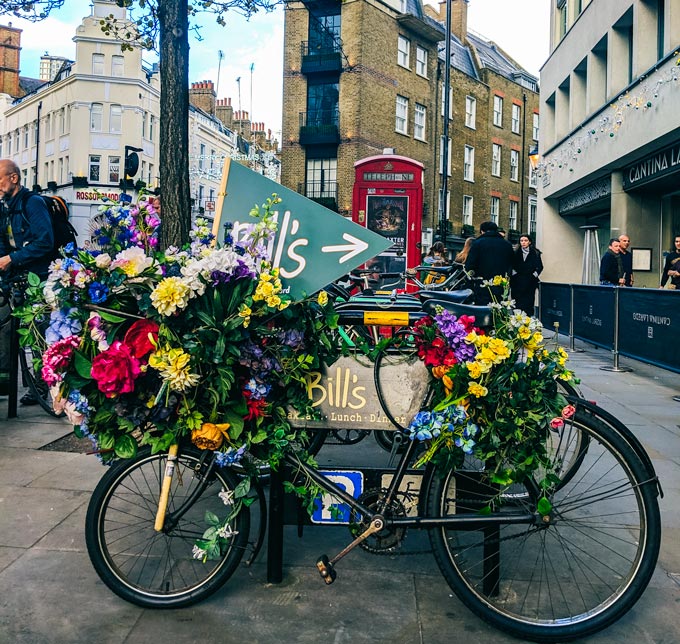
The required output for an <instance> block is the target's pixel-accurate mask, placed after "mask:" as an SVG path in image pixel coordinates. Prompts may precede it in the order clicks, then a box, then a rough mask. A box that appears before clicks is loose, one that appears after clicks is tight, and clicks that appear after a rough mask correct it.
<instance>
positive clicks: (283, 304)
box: [279, 300, 290, 311]
mask: <svg viewBox="0 0 680 644" xmlns="http://www.w3.org/2000/svg"><path fill="white" fill-rule="evenodd" d="M289 306H290V300H281V304H279V311H283V309H287V308H288V307H289Z"/></svg>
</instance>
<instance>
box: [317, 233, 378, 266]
mask: <svg viewBox="0 0 680 644" xmlns="http://www.w3.org/2000/svg"><path fill="white" fill-rule="evenodd" d="M342 238H343V239H344V240H345V241H346V242H349V243H348V244H336V245H335V246H322V247H321V252H322V253H342V252H344V251H349V252H347V253H346V254H345V255H343V256H342V257H341V258H340V260H339V263H340V264H344V263H345V262H346V261H349V260H350V259H352V257H354V256H355V255H358V254H359V253H363V252H364V251H365V250H366V249H367V248H368V244H367V243H366V242H365V241H361V239H357V238H356V237H354V235H350V234H349V233H343V235H342Z"/></svg>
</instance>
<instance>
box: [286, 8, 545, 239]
mask: <svg viewBox="0 0 680 644" xmlns="http://www.w3.org/2000/svg"><path fill="white" fill-rule="evenodd" d="M467 4H468V2H467V0H453V1H452V15H451V25H452V28H451V33H452V38H451V64H450V66H449V69H450V88H451V89H450V91H451V93H450V100H449V103H450V106H449V117H450V118H449V138H450V145H449V157H450V162H449V164H448V165H449V168H450V170H449V172H450V174H449V178H448V186H447V188H448V190H447V192H448V199H447V212H446V219H447V220H448V226H449V230H450V231H451V232H452V233H454V234H456V235H458V234H465V235H467V234H472V233H473V231H475V230H478V228H479V224H480V223H481V222H482V221H484V220H486V219H489V218H494V219H496V220H497V221H498V223H499V225H500V226H503V227H505V228H506V229H513V230H519V229H520V228H522V227H527V224H528V222H529V221H530V220H532V221H535V215H534V214H532V213H535V202H536V197H535V190H534V189H533V187H530V179H529V163H528V156H527V155H528V151H529V149H530V148H532V147H534V146H535V144H536V141H535V140H534V138H533V137H534V136H536V137H537V136H538V132H537V127H538V124H537V120H536V119H537V114H538V94H537V91H538V86H537V79H536V78H535V77H533V76H531V75H530V74H528V73H527V72H526V71H525V70H523V69H522V68H521V67H520V66H519V65H517V63H515V62H514V61H513V60H512V59H511V58H510V57H509V56H508V55H507V54H505V53H504V52H503V51H502V50H501V49H500V48H499V47H497V46H496V45H495V44H494V43H491V42H488V41H486V40H485V39H483V38H482V37H480V36H478V35H474V34H470V33H468V31H467ZM445 11H446V3H441V5H440V6H439V8H435V7H432V6H429V5H423V4H422V2H421V0H401V1H399V0H386V1H384V2H381V1H379V0H349V1H345V2H340V1H339V0H328V1H326V2H291V3H288V4H287V5H286V12H285V31H284V83H283V136H282V142H281V147H282V152H281V160H282V175H281V180H282V183H283V184H284V185H286V186H288V187H289V188H292V189H294V190H297V191H299V192H301V193H303V194H305V195H306V196H308V197H311V198H313V199H316V200H318V201H320V202H321V203H324V204H325V205H327V206H328V207H330V208H332V209H334V210H336V211H337V212H339V213H340V214H342V215H345V216H349V215H350V214H351V208H352V206H351V201H352V187H353V183H354V163H355V162H356V161H357V160H359V159H363V158H366V157H370V156H374V155H378V154H382V153H383V151H384V150H385V149H390V150H393V151H394V152H395V153H396V154H399V155H403V156H406V157H410V158H412V159H415V160H416V161H419V162H420V163H422V164H423V165H424V168H425V178H424V205H423V227H424V228H432V229H436V227H437V222H438V218H439V212H440V208H441V207H442V206H441V200H440V195H441V191H442V174H441V172H442V170H443V163H442V158H441V152H442V147H443V146H442V143H443V140H442V132H443V125H444V123H443V103H444V101H443V88H444V82H443V78H444V74H445V69H446V65H445V62H446V61H445V44H446V43H445V36H446V32H445V23H446V15H445ZM494 108H495V110H494ZM534 114H536V117H534ZM535 120H536V122H535ZM534 125H535V127H534ZM530 199H531V201H530ZM532 217H533V219H532Z"/></svg>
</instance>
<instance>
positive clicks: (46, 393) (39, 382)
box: [19, 347, 65, 418]
mask: <svg viewBox="0 0 680 644" xmlns="http://www.w3.org/2000/svg"><path fill="white" fill-rule="evenodd" d="M39 358H40V356H39V355H38V356H36V350H35V349H33V348H32V347H19V367H20V369H21V377H22V379H23V384H24V385H25V386H26V387H28V390H29V391H30V392H31V393H32V394H33V397H34V398H35V400H37V402H38V404H39V405H40V407H41V408H42V409H43V410H44V411H46V412H47V413H48V414H50V416H54V417H55V418H63V417H64V415H65V414H64V412H63V411H62V412H59V413H57V412H55V411H54V407H53V405H52V396H51V394H50V390H49V387H48V386H47V385H46V384H45V383H44V381H43V379H42V378H41V377H40V376H39V375H37V374H36V372H35V369H34V366H33V365H34V364H35V361H36V360H37V359H39Z"/></svg>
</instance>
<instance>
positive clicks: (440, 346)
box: [418, 338, 458, 367]
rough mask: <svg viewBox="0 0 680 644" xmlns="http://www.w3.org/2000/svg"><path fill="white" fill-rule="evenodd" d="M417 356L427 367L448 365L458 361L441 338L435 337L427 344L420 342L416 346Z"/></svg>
mask: <svg viewBox="0 0 680 644" xmlns="http://www.w3.org/2000/svg"><path fill="white" fill-rule="evenodd" d="M418 357H419V358H420V359H421V360H423V362H425V365H426V366H428V367H438V366H439V365H446V366H448V367H450V366H452V365H454V364H456V363H457V362H458V360H457V359H456V356H455V355H454V353H453V351H452V350H451V349H450V348H449V346H448V345H447V344H446V342H445V340H444V339H443V338H435V339H434V340H432V342H431V343H430V344H429V345H427V344H424V343H423V344H421V345H420V346H419V347H418Z"/></svg>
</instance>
